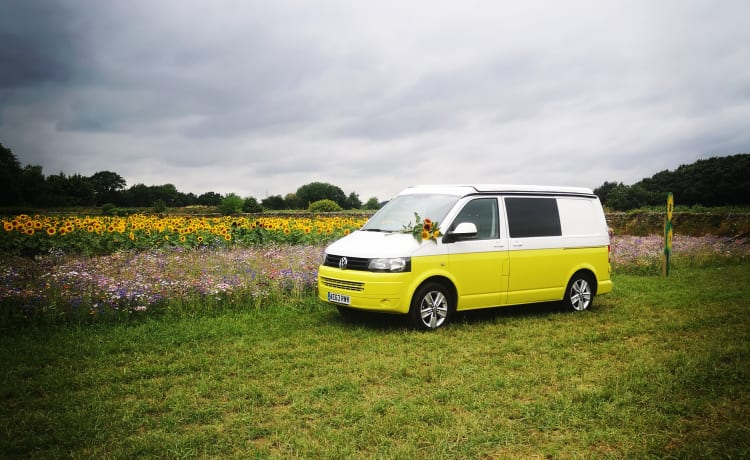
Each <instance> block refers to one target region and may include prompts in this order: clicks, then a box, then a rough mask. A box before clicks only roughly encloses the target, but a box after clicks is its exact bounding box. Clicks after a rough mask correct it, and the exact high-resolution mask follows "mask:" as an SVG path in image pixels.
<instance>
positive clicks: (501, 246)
mask: <svg viewBox="0 0 750 460" xmlns="http://www.w3.org/2000/svg"><path fill="white" fill-rule="evenodd" d="M492 247H493V248H498V249H502V248H504V247H505V245H504V244H493V245H492Z"/></svg>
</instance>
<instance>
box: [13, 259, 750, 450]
mask: <svg viewBox="0 0 750 460" xmlns="http://www.w3.org/2000/svg"><path fill="white" fill-rule="evenodd" d="M749 280H750V265H748V264H744V265H726V266H714V267H708V268H702V269H697V268H688V267H685V268H679V269H676V270H675V271H673V273H672V276H671V277H670V278H669V279H661V278H658V277H646V276H638V275H617V277H616V279H615V282H616V288H615V289H616V290H615V292H614V293H612V294H610V295H608V296H604V297H601V298H598V299H597V304H596V305H595V307H594V309H593V310H591V311H588V312H585V313H583V314H567V313H559V312H558V310H557V309H556V308H555V307H554V306H553V305H536V306H528V307H512V308H506V309H496V310H492V311H485V312H478V313H474V314H467V315H463V316H462V317H460V318H459V319H458V321H457V322H456V323H454V324H452V325H451V326H449V327H447V328H445V329H443V330H439V331H437V332H434V333H419V332H415V331H412V330H409V329H407V328H405V327H403V326H402V323H401V321H400V320H399V318H397V317H367V318H365V319H362V320H359V321H356V322H345V321H343V320H342V319H341V318H340V317H339V315H338V313H337V312H336V311H335V309H333V308H331V307H329V306H326V305H322V304H320V303H318V302H317V301H315V300H314V299H313V298H312V297H310V298H306V299H303V301H301V302H300V303H298V304H296V305H286V306H276V307H272V308H268V309H265V310H256V311H252V312H248V313H232V312H228V313H226V314H224V315H219V316H214V317H198V318H192V319H190V318H184V319H181V318H163V319H161V320H146V321H145V322H144V323H141V324H131V325H122V324H120V325H118V324H99V325H89V326H82V327H77V328H76V327H70V326H34V327H26V328H22V329H18V330H5V331H2V336H1V337H0V356H1V357H2V361H1V362H2V373H1V374H0V375H2V380H1V381H0V458H61V457H65V458H123V459H125V458H127V459H130V458H144V457H152V458H154V457H156V458H196V457H197V458H212V457H213V458H243V459H244V458H269V457H271V458H274V457H276V458H351V457H359V458H362V457H365V458H424V459H428V458H429V459H433V458H545V457H552V458H623V457H625V458H648V457H653V458H748V457H750V386H749V385H748V381H750V340H748V339H750V315H749V314H748V300H750V283H748V281H749Z"/></svg>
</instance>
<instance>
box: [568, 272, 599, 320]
mask: <svg viewBox="0 0 750 460" xmlns="http://www.w3.org/2000/svg"><path fill="white" fill-rule="evenodd" d="M593 301H594V282H593V281H592V280H591V277H590V276H589V275H587V274H585V273H576V274H575V275H573V278H571V279H570V282H569V283H568V287H567V288H566V289H565V298H563V306H564V307H565V309H566V310H572V311H584V310H586V309H588V308H589V307H590V306H591V304H592V302H593Z"/></svg>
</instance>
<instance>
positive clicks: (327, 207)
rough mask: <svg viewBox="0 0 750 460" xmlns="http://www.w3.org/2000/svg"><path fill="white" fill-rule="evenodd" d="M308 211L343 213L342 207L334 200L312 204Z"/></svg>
mask: <svg viewBox="0 0 750 460" xmlns="http://www.w3.org/2000/svg"><path fill="white" fill-rule="evenodd" d="M307 210H308V211H310V212H336V211H341V206H339V204H338V203H336V202H335V201H333V200H318V201H314V202H312V203H310V206H308V208H307Z"/></svg>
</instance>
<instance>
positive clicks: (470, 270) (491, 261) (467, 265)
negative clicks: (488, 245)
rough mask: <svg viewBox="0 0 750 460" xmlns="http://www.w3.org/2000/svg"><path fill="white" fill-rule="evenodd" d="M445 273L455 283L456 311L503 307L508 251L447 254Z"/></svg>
mask: <svg viewBox="0 0 750 460" xmlns="http://www.w3.org/2000/svg"><path fill="white" fill-rule="evenodd" d="M449 271H450V273H451V276H452V277H453V278H454V279H455V280H456V281H454V284H455V286H456V291H457V292H458V302H457V303H456V310H459V311H460V310H473V309H477V308H487V307H495V306H501V305H505V304H506V303H507V291H508V273H509V271H508V251H488V252H472V253H461V254H451V255H450V265H449Z"/></svg>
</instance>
